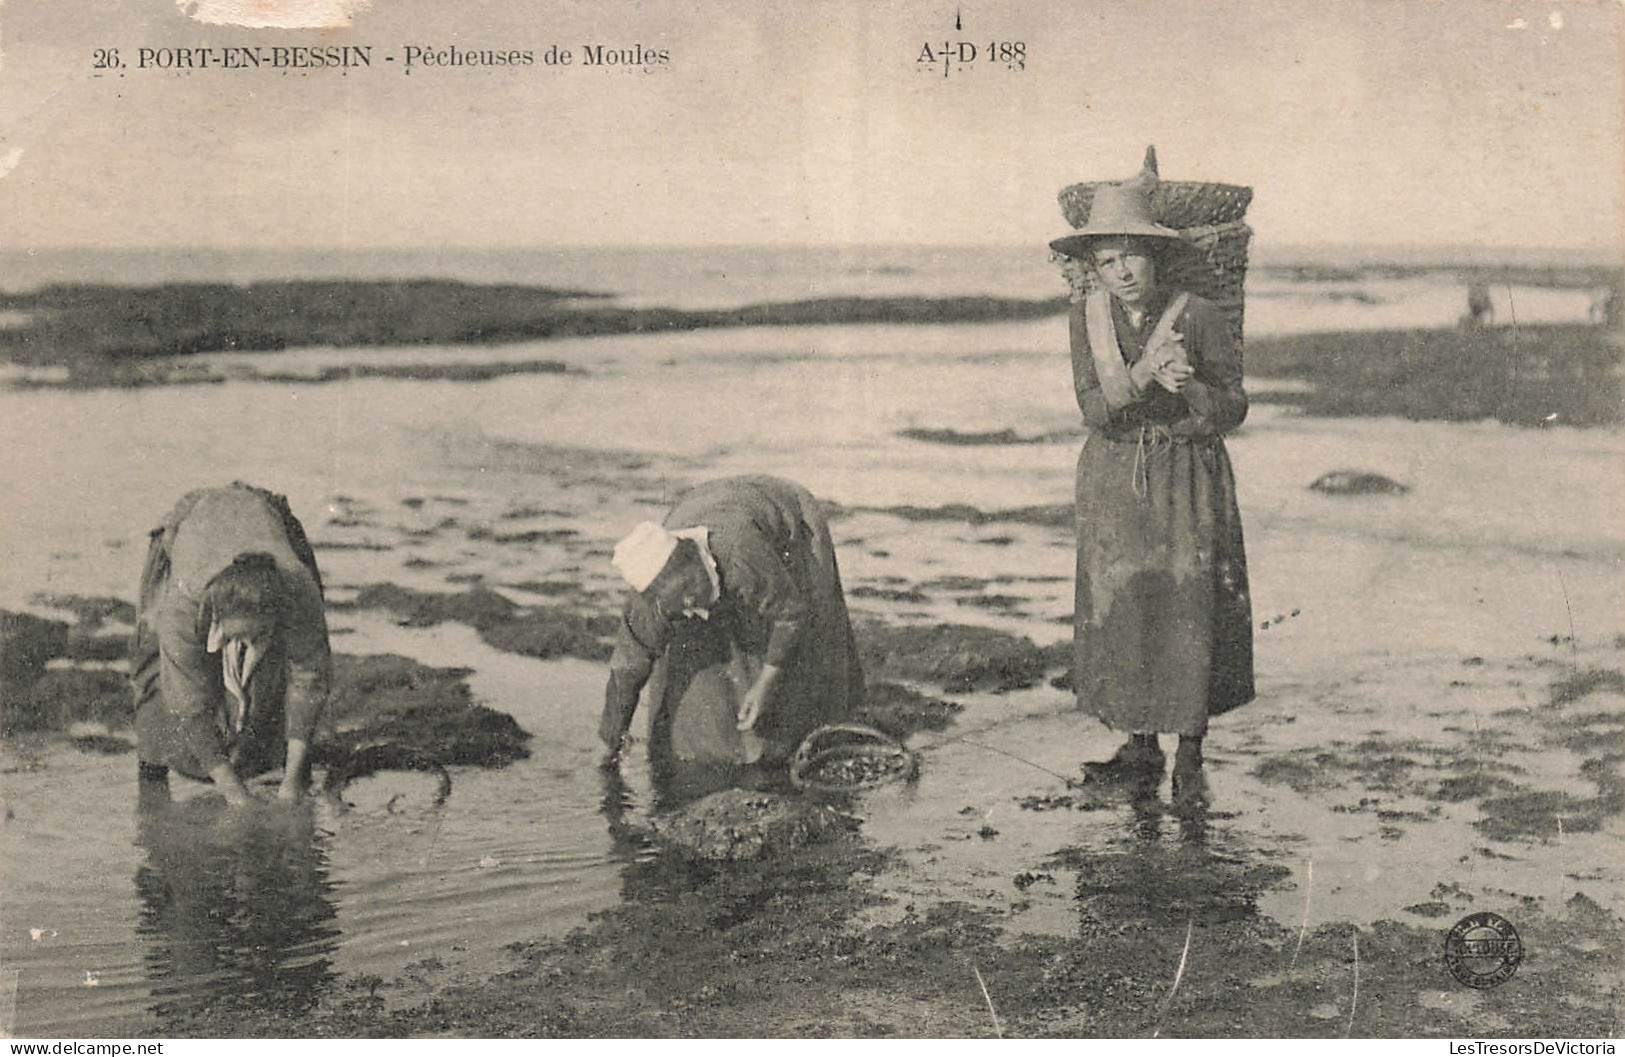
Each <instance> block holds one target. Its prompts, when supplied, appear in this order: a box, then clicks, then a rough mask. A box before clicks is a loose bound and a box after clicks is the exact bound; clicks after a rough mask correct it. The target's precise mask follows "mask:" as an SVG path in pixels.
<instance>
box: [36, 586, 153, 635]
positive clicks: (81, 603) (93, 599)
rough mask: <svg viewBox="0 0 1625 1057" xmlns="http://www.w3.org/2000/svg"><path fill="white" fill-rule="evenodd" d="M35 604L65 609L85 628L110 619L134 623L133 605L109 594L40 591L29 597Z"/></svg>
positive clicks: (97, 625) (98, 625)
mask: <svg viewBox="0 0 1625 1057" xmlns="http://www.w3.org/2000/svg"><path fill="white" fill-rule="evenodd" d="M30 601H32V602H33V603H34V604H35V605H40V606H47V607H49V608H51V609H65V610H67V611H68V612H70V613H72V614H74V615H75V616H77V617H78V618H79V626H80V627H83V628H85V629H87V630H89V629H94V628H99V627H101V626H102V624H104V623H106V622H107V621H109V620H111V621H113V622H114V623H117V624H129V625H131V626H132V627H133V626H134V625H135V606H133V605H131V604H130V603H129V602H126V601H125V600H124V599H122V598H113V597H112V596H110V595H72V594H57V593H56V592H54V591H41V592H39V593H38V594H36V595H33V596H32V597H31V598H30Z"/></svg>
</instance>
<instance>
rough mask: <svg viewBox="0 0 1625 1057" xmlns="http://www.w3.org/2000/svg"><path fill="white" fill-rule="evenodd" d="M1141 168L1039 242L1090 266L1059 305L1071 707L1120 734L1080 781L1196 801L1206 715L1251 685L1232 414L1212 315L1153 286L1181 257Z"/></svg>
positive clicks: (1249, 693)
mask: <svg viewBox="0 0 1625 1057" xmlns="http://www.w3.org/2000/svg"><path fill="white" fill-rule="evenodd" d="M1153 179H1154V175H1153V174H1151V173H1143V174H1142V175H1141V176H1140V177H1137V178H1136V179H1134V180H1131V181H1128V182H1126V183H1123V184H1117V185H1111V186H1105V187H1101V188H1100V189H1099V190H1097V191H1096V193H1095V197H1094V201H1093V204H1092V207H1091V209H1090V213H1089V218H1088V222H1087V224H1086V225H1085V226H1084V227H1082V228H1081V229H1079V230H1077V231H1075V232H1073V233H1072V234H1070V235H1066V236H1064V237H1062V238H1059V239H1056V240H1055V241H1053V242H1051V243H1050V246H1051V248H1052V249H1054V250H1055V251H1056V252H1057V253H1059V254H1062V255H1065V256H1068V257H1073V258H1077V259H1078V260H1080V261H1082V262H1083V264H1084V265H1085V267H1086V268H1089V269H1092V274H1093V276H1094V278H1095V280H1096V282H1095V283H1094V284H1093V289H1092V291H1091V292H1090V293H1089V294H1088V295H1087V296H1086V297H1084V299H1083V300H1082V302H1081V303H1078V304H1075V305H1074V306H1073V310H1072V315H1071V342H1072V374H1073V384H1074V388H1075V390H1076V393H1077V398H1078V406H1079V407H1080V408H1081V409H1082V411H1083V419H1084V423H1085V424H1086V426H1087V427H1088V436H1087V438H1086V440H1085V442H1084V447H1083V451H1082V453H1081V454H1080V456H1079V458H1078V473H1077V525H1078V528H1077V546H1078V560H1077V589H1076V611H1075V616H1074V642H1075V653H1074V664H1073V682H1074V688H1075V691H1076V693H1077V696H1078V704H1079V707H1081V708H1082V709H1084V710H1085V711H1087V712H1089V713H1090V714H1092V715H1094V716H1095V717H1097V718H1098V719H1100V720H1101V722H1103V723H1105V724H1106V725H1107V726H1108V727H1111V728H1112V729H1113V730H1117V731H1121V732H1123V733H1126V734H1128V735H1129V740H1128V742H1127V743H1126V744H1124V745H1123V746H1122V747H1121V748H1119V749H1118V751H1117V752H1116V754H1115V755H1113V756H1112V757H1111V758H1110V759H1109V760H1106V761H1104V762H1100V763H1091V764H1086V765H1085V768H1084V769H1085V773H1086V774H1087V775H1088V776H1089V777H1090V778H1093V779H1111V780H1133V779H1146V778H1149V777H1150V776H1153V775H1154V776H1157V777H1160V775H1161V773H1162V767H1163V762H1164V757H1163V753H1162V750H1161V748H1160V747H1159V746H1158V744H1157V735H1158V734H1178V735H1179V750H1178V755H1177V757H1176V761H1175V765H1174V795H1175V797H1176V798H1179V799H1187V798H1190V797H1193V796H1200V795H1201V791H1202V782H1201V767H1202V738H1203V736H1204V735H1205V734H1206V733H1207V725H1208V719H1209V717H1211V716H1214V715H1218V714H1219V713H1222V712H1226V711H1228V710H1230V709H1232V708H1235V707H1237V706H1238V705H1242V704H1245V703H1246V702H1248V701H1250V700H1252V697H1253V650H1252V615H1251V605H1250V602H1249V599H1248V593H1247V561H1246V556H1245V553H1244V551H1243V546H1242V533H1241V516H1240V513H1239V511H1238V509H1237V506H1236V490H1235V479H1234V477H1233V475H1232V473H1231V469H1230V457H1229V455H1228V454H1227V453H1226V451H1225V446H1224V441H1223V440H1222V439H1221V437H1222V435H1223V434H1224V433H1226V432H1227V431H1229V430H1231V429H1234V428H1235V427H1236V426H1237V425H1239V424H1240V423H1241V421H1242V419H1243V418H1245V417H1246V415H1247V396H1246V394H1245V393H1244V392H1243V391H1242V385H1241V355H1240V351H1239V349H1238V348H1237V345H1236V341H1235V339H1234V337H1233V336H1232V333H1231V331H1230V328H1229V326H1228V325H1227V323H1226V320H1225V318H1224V316H1223V314H1222V313H1221V312H1220V310H1219V309H1218V308H1217V307H1215V306H1214V305H1213V304H1212V303H1211V302H1209V301H1207V300H1204V299H1203V298H1201V297H1198V296H1196V295H1194V294H1192V293H1189V292H1187V291H1183V290H1177V289H1174V288H1172V286H1171V285H1169V284H1166V283H1162V282H1159V281H1158V280H1159V278H1161V276H1162V275H1163V274H1165V273H1166V271H1167V265H1168V264H1169V263H1170V262H1171V261H1172V260H1173V255H1174V254H1178V253H1182V252H1189V246H1188V244H1187V243H1186V242H1185V241H1184V240H1183V239H1182V238H1181V236H1180V234H1179V233H1178V232H1177V231H1175V230H1173V229H1172V228H1168V227H1164V226H1163V225H1161V224H1158V223H1156V222H1155V221H1154V220H1153V218H1152V212H1151V203H1150V190H1151V186H1152V185H1151V181H1152V180H1153Z"/></svg>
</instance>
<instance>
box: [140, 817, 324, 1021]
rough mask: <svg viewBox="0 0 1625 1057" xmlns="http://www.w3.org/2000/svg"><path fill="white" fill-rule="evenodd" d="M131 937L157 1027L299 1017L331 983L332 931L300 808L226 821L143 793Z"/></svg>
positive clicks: (314, 848)
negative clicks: (210, 1018)
mask: <svg viewBox="0 0 1625 1057" xmlns="http://www.w3.org/2000/svg"><path fill="white" fill-rule="evenodd" d="M138 812H139V815H138V819H137V843H138V844H139V845H140V846H141V847H142V848H143V849H145V851H146V861H145V862H144V863H143V864H142V865H141V866H140V867H138V868H137V870H136V874H135V888H136V893H137V895H138V896H139V897H140V900H141V914H140V921H139V924H138V925H137V932H138V934H139V935H140V936H141V937H142V939H143V941H144V943H145V945H146V952H145V956H144V961H145V963H146V969H147V974H148V976H149V978H150V979H151V982H152V996H153V1000H154V1003H153V1006H152V1011H153V1012H154V1013H155V1014H156V1015H157V1016H158V1018H159V1020H160V1021H161V1022H169V1021H171V1020H174V1019H177V1018H180V1019H184V1018H185V1017H187V1016H189V1015H191V1014H194V1013H196V1012H199V1011H201V1010H203V1009H205V1008H209V1007H214V1008H219V1007H228V1008H229V1007H231V1006H239V1005H240V1006H245V1007H248V1008H252V1009H256V1010H262V1011H264V1010H275V1011H278V1012H284V1013H294V1014H297V1013H301V1012H304V1011H305V1010H308V1009H309V1008H310V1007H311V1006H312V1005H313V1004H314V1003H315V1001H316V999H317V997H318V994H319V992H320V990H321V989H322V987H323V986H324V985H325V984H326V983H327V982H328V981H329V980H331V979H332V977H333V975H334V974H333V970H332V955H333V952H334V951H335V949H336V948H337V946H338V937H339V930H338V928H337V926H336V925H335V923H334V922H335V918H336V912H335V910H334V907H333V902H332V884H331V883H330V882H329V881H328V878H327V860H326V853H325V849H324V848H323V847H322V846H321V844H320V842H319V840H318V836H317V833H316V828H315V823H314V820H313V817H312V815H311V812H310V811H309V809H308V807H284V806H281V805H270V804H266V805H257V806H255V807H254V808H253V809H251V810H249V811H243V812H231V813H226V812H224V811H223V810H222V808H221V806H220V803H219V801H218V800H216V799H215V798H213V797H205V798H199V799H197V800H191V801H186V802H179V803H173V802H171V801H170V800H169V798H168V795H167V793H166V792H165V791H163V790H161V789H149V788H143V789H142V795H141V802H140V805H139V808H138Z"/></svg>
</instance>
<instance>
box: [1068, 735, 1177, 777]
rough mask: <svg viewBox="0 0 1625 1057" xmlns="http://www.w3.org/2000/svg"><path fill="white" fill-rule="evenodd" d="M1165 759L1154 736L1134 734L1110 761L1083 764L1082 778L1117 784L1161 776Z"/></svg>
mask: <svg viewBox="0 0 1625 1057" xmlns="http://www.w3.org/2000/svg"><path fill="white" fill-rule="evenodd" d="M1165 759H1166V758H1165V757H1164V756H1163V755H1162V749H1161V748H1160V747H1159V746H1158V745H1157V736H1156V735H1155V734H1135V735H1132V736H1131V737H1130V738H1129V740H1128V741H1126V742H1124V743H1123V745H1122V747H1120V748H1119V749H1118V750H1117V751H1116V752H1115V753H1113V754H1112V756H1111V759H1109V760H1101V761H1099V762H1091V763H1086V764H1084V765H1083V776H1084V778H1085V780H1087V781H1094V782H1118V781H1123V780H1125V779H1128V778H1138V777H1142V776H1144V775H1147V774H1156V775H1161V774H1162V765H1163V762H1164V760H1165Z"/></svg>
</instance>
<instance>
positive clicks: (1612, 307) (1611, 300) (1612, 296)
mask: <svg viewBox="0 0 1625 1057" xmlns="http://www.w3.org/2000/svg"><path fill="white" fill-rule="evenodd" d="M1622 301H1625V299H1622V298H1621V296H1620V289H1619V286H1618V285H1614V286H1610V287H1608V288H1606V289H1604V290H1599V291H1597V292H1596V293H1594V294H1592V295H1591V303H1590V304H1589V305H1587V306H1586V318H1587V319H1588V320H1590V321H1591V322H1592V323H1595V324H1597V325H1598V326H1603V327H1610V328H1612V329H1615V330H1617V329H1619V327H1620V324H1621V322H1622V321H1625V305H1622Z"/></svg>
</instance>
